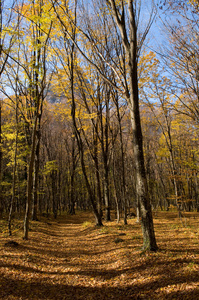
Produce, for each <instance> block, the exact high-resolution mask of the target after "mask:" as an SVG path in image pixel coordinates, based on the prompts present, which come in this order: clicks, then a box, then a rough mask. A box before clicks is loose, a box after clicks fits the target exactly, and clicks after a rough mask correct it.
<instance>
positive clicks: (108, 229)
mask: <svg viewBox="0 0 199 300" xmlns="http://www.w3.org/2000/svg"><path fill="white" fill-rule="evenodd" d="M154 224H155V232H156V238H157V243H158V246H159V251H158V252H157V253H149V252H143V251H142V250H141V247H142V233H141V228H140V225H139V224H137V223H136V220H135V219H131V220H129V221H128V225H127V226H124V225H123V224H122V221H121V223H120V224H117V223H116V221H112V222H110V223H107V222H104V226H103V227H102V228H99V227H95V225H94V219H93V217H92V215H91V214H88V213H82V212H79V213H77V214H76V215H75V216H68V215H66V216H64V217H63V216H62V217H58V219H57V220H56V221H55V220H53V219H46V218H42V219H41V220H40V221H39V222H32V223H31V231H30V239H29V240H28V241H24V240H23V239H22V235H23V232H22V229H20V228H21V225H22V221H16V220H15V221H14V228H15V229H14V233H13V236H12V237H11V238H9V237H8V234H7V231H6V229H5V228H6V227H5V226H6V221H5V220H0V237H1V239H0V299H6V300H10V299H31V300H34V299H57V300H59V299H70V300H72V299H84V300H89V299H94V300H95V299H96V300H97V299H99V300H103V299H115V300H117V299H122V300H126V299H189V300H190V299H199V239H198V238H199V214H197V213H186V218H184V219H183V222H181V221H180V220H179V219H178V218H177V214H176V213H174V212H173V213H172V212H158V213H156V215H155V216H154ZM11 240H12V241H14V242H16V243H18V244H19V245H17V244H15V243H8V242H9V241H11Z"/></svg>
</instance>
